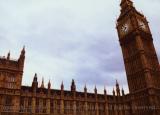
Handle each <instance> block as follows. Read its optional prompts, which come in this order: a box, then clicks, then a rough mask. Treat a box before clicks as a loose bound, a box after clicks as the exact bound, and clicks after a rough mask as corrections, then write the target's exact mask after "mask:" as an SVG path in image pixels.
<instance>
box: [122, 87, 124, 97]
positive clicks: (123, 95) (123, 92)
mask: <svg viewBox="0 0 160 115" xmlns="http://www.w3.org/2000/svg"><path fill="white" fill-rule="evenodd" d="M122 95H123V96H124V95H125V93H124V89H123V88H122Z"/></svg>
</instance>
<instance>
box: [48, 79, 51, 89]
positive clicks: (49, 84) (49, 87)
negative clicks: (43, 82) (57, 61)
mask: <svg viewBox="0 0 160 115" xmlns="http://www.w3.org/2000/svg"><path fill="white" fill-rule="evenodd" d="M48 89H51V82H50V80H49V82H48Z"/></svg>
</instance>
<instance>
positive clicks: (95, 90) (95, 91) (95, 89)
mask: <svg viewBox="0 0 160 115" xmlns="http://www.w3.org/2000/svg"><path fill="white" fill-rule="evenodd" d="M94 93H95V94H97V87H96V85H95V88H94Z"/></svg>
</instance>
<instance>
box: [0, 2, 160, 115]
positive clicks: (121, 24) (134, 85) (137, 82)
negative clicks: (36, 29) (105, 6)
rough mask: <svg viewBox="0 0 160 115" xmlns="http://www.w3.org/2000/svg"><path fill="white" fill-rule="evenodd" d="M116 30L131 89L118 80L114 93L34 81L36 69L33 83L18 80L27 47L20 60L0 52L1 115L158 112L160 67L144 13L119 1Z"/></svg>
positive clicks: (144, 114) (155, 114)
mask: <svg viewBox="0 0 160 115" xmlns="http://www.w3.org/2000/svg"><path fill="white" fill-rule="evenodd" d="M120 6H121V14H120V16H119V18H118V19H117V32H118V36H119V41H120V45H121V48H122V53H123V58H124V64H125V69H126V74H127V80H128V86H129V92H130V93H129V94H125V93H124V91H123V89H122V90H120V88H119V84H118V82H116V89H115V90H113V95H108V94H107V92H106V90H105V89H104V94H97V89H96V87H95V90H94V93H88V92H87V88H86V86H85V87H84V91H83V92H78V91H76V85H75V82H74V80H72V83H71V90H70V91H66V90H64V86H63V83H62V84H61V88H60V90H55V89H51V84H50V82H49V83H48V87H47V88H45V87H44V83H43V81H42V84H41V87H38V82H37V74H35V76H34V78H33V82H32V86H30V87H29V86H22V85H21V83H22V77H23V68H24V61H25V49H24V48H23V50H22V51H21V55H20V57H19V59H18V60H13V59H10V53H8V55H7V57H6V58H5V57H1V58H0V115H11V114H13V115H160V110H159V106H160V67H159V62H158V58H157V54H156V51H155V48H154V44H153V38H152V34H151V31H150V28H149V25H148V22H147V19H146V18H145V16H144V15H143V14H141V13H139V12H138V11H137V10H136V9H135V7H134V6H133V2H132V1H130V0H122V1H121V4H120Z"/></svg>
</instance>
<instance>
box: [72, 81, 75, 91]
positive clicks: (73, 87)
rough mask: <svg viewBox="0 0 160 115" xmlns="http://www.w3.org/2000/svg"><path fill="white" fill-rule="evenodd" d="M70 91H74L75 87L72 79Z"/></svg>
mask: <svg viewBox="0 0 160 115" xmlns="http://www.w3.org/2000/svg"><path fill="white" fill-rule="evenodd" d="M71 91H76V85H75V82H74V79H72V83H71Z"/></svg>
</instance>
